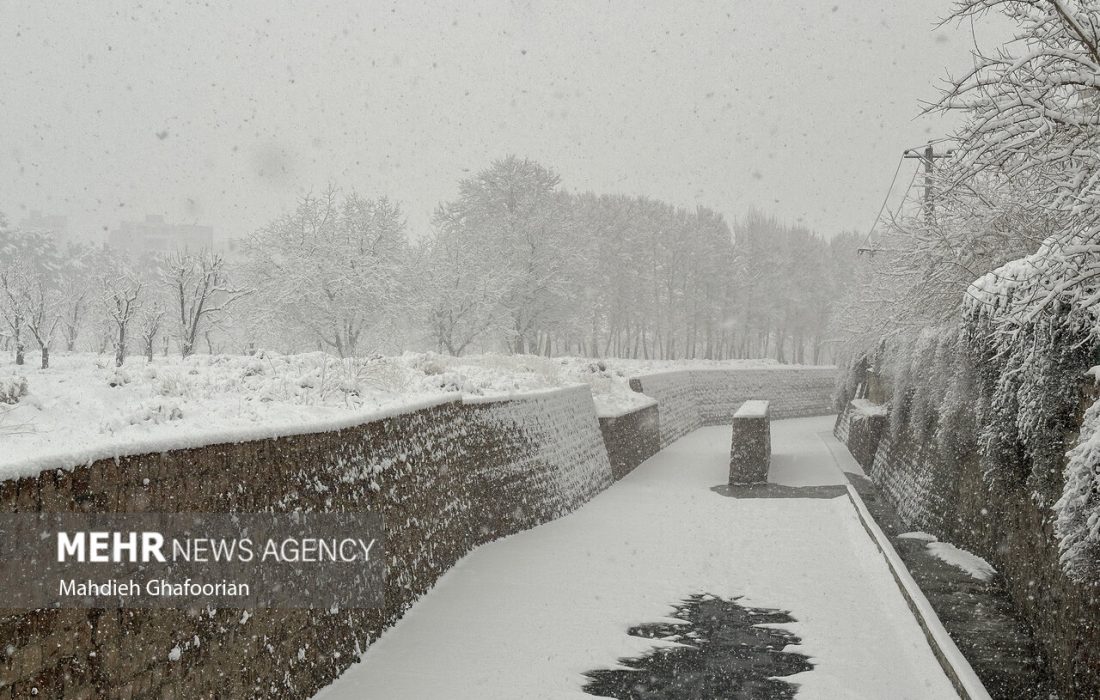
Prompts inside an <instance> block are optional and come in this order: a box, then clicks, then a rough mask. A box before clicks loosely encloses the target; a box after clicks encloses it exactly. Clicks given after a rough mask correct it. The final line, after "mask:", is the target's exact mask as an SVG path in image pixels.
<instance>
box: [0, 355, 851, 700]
mask: <svg viewBox="0 0 1100 700" xmlns="http://www.w3.org/2000/svg"><path fill="white" fill-rule="evenodd" d="M743 372H744V373H745V376H743V377H741V378H740V379H739V378H738V377H737V376H724V375H725V374H727V372H724V371H714V370H703V371H698V372H674V373H665V374H663V375H650V376H646V377H643V378H640V379H635V380H633V381H632V385H634V386H635V388H636V389H640V388H642V387H643V386H644V388H645V389H646V390H647V392H649V393H651V395H653V396H654V398H656V399H658V401H659V402H660V403H659V405H658V406H649V407H646V408H643V409H640V410H637V411H634V412H630V413H627V414H624V415H622V416H616V417H614V418H611V417H606V418H603V419H597V418H596V415H595V411H594V407H593V403H592V399H591V395H590V394H589V391H588V389H587V388H586V387H579V388H570V389H564V390H554V391H547V392H540V393H532V394H526V395H522V396H520V397H518V398H512V399H508V400H467V401H465V402H460V401H445V402H441V403H439V404H438V405H434V406H429V407H425V408H421V409H419V410H414V411H410V412H408V413H404V414H399V415H393V416H389V417H384V418H379V419H378V420H373V421H370V422H367V423H364V424H362V425H356V426H352V427H347V428H343V429H340V430H332V431H329V432H318V433H311V434H301V435H291V436H286V437H280V438H271V439H262V440H251V441H246V442H241V443H234V444H220V445H206V446H201V447H194V448H190V449H181V450H172V451H168V452H163V453H155V454H139V455H130V456H121V457H119V458H117V459H114V458H112V459H102V460H98V461H95V462H93V463H91V464H88V465H83V466H78V467H75V468H73V469H71V470H51V471H45V472H42V473H40V474H39V475H38V476H36V477H34V478H23V479H18V480H15V481H0V510H3V511H8V512H32V511H80V512H100V511H107V512H110V511H116V512H126V511H132V512H142V511H145V512H189V511H191V512H234V511H236V512H257V511H258V512H264V511H273V512H281V511H292V510H304V511H337V512H338V511H344V510H370V511H374V512H380V513H381V514H382V516H383V518H384V521H385V525H386V538H387V539H386V547H387V580H386V591H385V598H386V604H385V607H383V608H377V609H356V610H339V611H334V612H317V611H308V610H263V609H260V610H249V611H243V610H239V609H218V610H214V609H192V610H175V609H170V610H135V609H96V610H37V611H31V612H27V611H17V610H3V609H0V700H9V698H23V697H39V698H41V697H47V698H55V697H57V698H99V697H108V698H112V697H114V698H132V697H136V698H145V697H156V698H198V697H213V696H217V697H234V698H235V697H279V698H305V697H310V696H311V695H313V694H314V693H315V692H316V691H317V690H318V689H320V688H322V687H324V686H325V685H327V684H328V683H330V682H331V681H332V680H333V679H334V678H336V677H337V676H338V675H339V674H340V673H342V672H343V670H344V669H346V668H347V667H348V666H349V665H350V664H352V663H353V662H354V661H355V660H356V659H357V658H358V655H359V654H360V653H362V652H363V651H365V650H366V649H367V647H368V646H369V645H370V644H371V643H372V641H373V640H375V639H377V638H378V636H379V635H380V634H381V633H382V632H383V630H385V629H386V628H387V627H389V626H390V625H392V624H393V623H394V622H395V621H396V620H397V619H399V618H400V616H401V615H402V614H403V613H404V612H405V611H406V610H407V609H408V608H409V607H410V606H411V605H412V604H413V603H414V602H415V601H416V600H417V599H418V598H419V597H420V596H422V595H423V594H424V593H425V592H427V591H428V590H429V589H430V588H431V586H432V585H433V584H434V583H435V581H436V580H437V579H438V578H439V576H440V575H442V574H443V573H444V572H445V571H446V570H447V569H449V568H450V567H451V566H453V565H454V563H455V562H456V561H458V559H460V558H461V557H462V556H464V555H465V554H466V553H468V552H469V551H470V550H471V549H472V548H474V547H476V546H478V545H480V544H483V543H486V542H490V541H492V540H495V539H498V538H500V537H504V536H507V535H509V534H512V533H515V532H518V531H521V530H524V529H526V528H530V527H534V526H535V525H539V524H541V523H544V522H547V521H549V520H552V519H554V518H557V517H560V516H562V515H565V514H567V513H569V512H571V511H573V510H575V509H576V508H577V507H579V506H580V505H582V504H583V503H585V502H587V501H588V500H590V499H591V498H592V497H593V496H594V495H596V494H597V493H599V492H600V491H601V490H602V489H605V488H607V487H608V486H609V485H610V484H611V483H612V482H613V480H614V479H619V478H622V477H623V476H625V475H626V474H628V473H629V472H630V471H631V470H633V469H634V468H635V467H636V466H637V465H638V464H640V463H641V462H642V461H644V460H645V459H646V458H648V457H649V456H651V455H652V454H654V453H656V452H657V450H658V449H660V447H662V446H664V445H667V444H668V443H669V442H671V441H672V440H674V439H676V438H678V437H681V436H682V435H684V434H686V433H687V432H690V431H691V430H694V429H695V428H698V427H700V426H701V425H703V424H704V423H705V422H714V423H718V422H725V421H726V420H729V419H730V418H731V417H732V414H733V412H734V411H735V410H736V408H737V407H738V406H739V405H740V404H741V403H742V402H743V401H744V400H746V399H749V398H768V399H770V400H771V401H773V407H774V406H776V405H777V404H778V406H779V410H780V411H781V412H782V414H783V415H785V416H790V415H805V414H808V413H811V412H819V413H830V412H831V405H830V404H829V401H828V398H829V393H830V392H831V388H832V385H831V381H830V382H823V381H820V377H822V376H823V375H825V374H831V370H827V369H816V370H804V369H798V370H796V369H774V370H766V371H762V372H757V371H755V370H748V371H745V370H730V371H728V373H729V374H731V375H740V374H741V373H743ZM768 382H771V383H770V384H769V383H768ZM826 385H827V390H826ZM724 393H728V394H729V396H728V397H724Z"/></svg>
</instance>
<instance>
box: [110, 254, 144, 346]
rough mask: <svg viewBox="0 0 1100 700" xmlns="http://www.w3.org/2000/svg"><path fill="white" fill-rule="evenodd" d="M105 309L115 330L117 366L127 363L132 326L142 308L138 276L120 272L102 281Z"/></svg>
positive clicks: (140, 285) (140, 284)
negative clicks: (128, 340)
mask: <svg viewBox="0 0 1100 700" xmlns="http://www.w3.org/2000/svg"><path fill="white" fill-rule="evenodd" d="M101 286H102V290H103V298H102V301H103V308H104V310H105V311H106V312H107V317H108V318H109V319H110V322H111V324H112V327H113V329H114V336H115V342H114V345H115V366H116V367H121V366H122V363H123V362H125V361H126V349H127V347H126V345H127V339H128V335H129V331H130V325H131V323H132V322H133V321H134V318H135V317H136V315H137V313H138V309H140V308H141V291H142V287H143V285H142V283H141V281H140V280H139V279H138V278H137V276H136V275H134V274H132V273H130V272H125V271H120V273H119V274H117V275H105V276H104V277H103V278H102V279H101Z"/></svg>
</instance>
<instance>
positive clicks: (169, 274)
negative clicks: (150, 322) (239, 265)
mask: <svg viewBox="0 0 1100 700" xmlns="http://www.w3.org/2000/svg"><path fill="white" fill-rule="evenodd" d="M159 272H160V276H161V282H162V284H163V285H164V286H165V287H166V288H167V290H168V291H167V293H168V296H169V298H170V303H171V305H172V307H173V309H174V312H173V313H174V315H175V321H176V332H177V334H178V335H177V341H178V343H179V349H180V354H181V355H182V356H183V357H187V356H188V355H191V354H192V353H193V352H194V351H195V342H196V340H197V339H198V338H199V334H200V333H201V332H203V331H205V330H206V329H208V328H209V327H210V324H212V323H215V322H216V321H218V320H219V319H220V318H221V317H222V316H224V315H225V314H226V313H227V312H228V310H229V308H230V307H231V306H232V305H233V304H234V303H236V302H237V301H239V300H240V299H241V298H243V297H244V296H247V295H248V294H250V293H251V292H252V290H251V289H249V288H246V287H241V286H237V285H235V284H233V283H232V281H231V280H230V278H229V272H228V269H227V265H226V262H225V259H224V258H223V257H222V256H221V255H218V254H217V253H212V252H210V251H206V250H204V251H201V252H198V253H191V252H187V251H177V252H175V253H170V254H168V255H166V256H164V257H163V258H161V260H160V262H159ZM157 325H158V327H159V321H158V324H157Z"/></svg>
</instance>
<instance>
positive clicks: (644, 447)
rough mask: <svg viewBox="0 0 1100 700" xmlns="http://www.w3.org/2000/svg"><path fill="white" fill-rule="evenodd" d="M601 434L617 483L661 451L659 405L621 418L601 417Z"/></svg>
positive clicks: (647, 407) (620, 416)
mask: <svg viewBox="0 0 1100 700" xmlns="http://www.w3.org/2000/svg"><path fill="white" fill-rule="evenodd" d="M600 432H601V433H603V442H604V445H605V446H606V447H607V457H608V460H609V461H610V462H611V473H612V475H614V477H615V480H616V481H618V480H619V479H621V478H623V477H624V476H626V475H627V474H629V473H630V472H632V471H634V468H635V467H637V466H638V465H639V464H641V463H642V462H644V461H646V460H647V459H649V458H650V457H652V456H653V455H655V454H657V452H658V451H660V449H661V423H660V417H659V412H658V409H657V406H656V405H653V406H646V407H645V408H640V409H638V410H636V411H631V412H629V413H624V414H622V415H619V416H606V417H601V418H600Z"/></svg>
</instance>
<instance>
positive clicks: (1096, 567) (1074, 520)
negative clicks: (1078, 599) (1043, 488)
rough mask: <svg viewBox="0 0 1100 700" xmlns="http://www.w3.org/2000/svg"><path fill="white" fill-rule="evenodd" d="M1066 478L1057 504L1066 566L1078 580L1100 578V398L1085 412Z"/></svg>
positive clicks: (1056, 527)
mask: <svg viewBox="0 0 1100 700" xmlns="http://www.w3.org/2000/svg"><path fill="white" fill-rule="evenodd" d="M1065 478H1066V484H1065V489H1064V490H1063V492H1062V497H1061V498H1060V499H1058V502H1057V503H1055V504H1054V513H1055V519H1054V531H1055V534H1057V535H1058V539H1059V544H1060V550H1061V559H1062V567H1063V569H1065V571H1066V573H1067V574H1069V575H1070V576H1072V577H1073V578H1075V579H1077V580H1080V581H1095V580H1097V579H1098V578H1100V401H1097V402H1096V403H1094V404H1093V405H1092V406H1091V407H1090V408H1089V409H1088V411H1086V412H1085V418H1084V422H1083V424H1082V425H1081V436H1080V439H1079V440H1078V442H1077V446H1076V447H1074V448H1073V449H1072V450H1070V452H1069V462H1068V464H1067V465H1066V471H1065Z"/></svg>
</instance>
